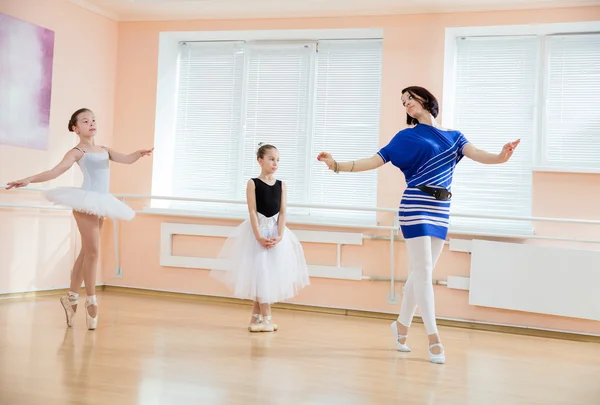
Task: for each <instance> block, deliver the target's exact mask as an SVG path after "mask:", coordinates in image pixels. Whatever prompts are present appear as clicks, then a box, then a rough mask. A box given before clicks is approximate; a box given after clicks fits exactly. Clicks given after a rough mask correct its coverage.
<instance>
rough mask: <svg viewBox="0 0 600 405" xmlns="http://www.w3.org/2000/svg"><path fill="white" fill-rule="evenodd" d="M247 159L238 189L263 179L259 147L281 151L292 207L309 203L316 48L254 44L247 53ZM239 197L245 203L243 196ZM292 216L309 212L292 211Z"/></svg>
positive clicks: (281, 176) (280, 170) (280, 175)
mask: <svg viewBox="0 0 600 405" xmlns="http://www.w3.org/2000/svg"><path fill="white" fill-rule="evenodd" d="M246 53H247V55H246V57H247V79H246V80H247V84H246V95H245V105H244V110H245V113H244V119H245V122H244V128H245V130H244V133H243V137H244V160H243V176H242V178H241V183H242V184H241V185H240V190H241V191H242V192H244V190H245V187H246V183H247V182H248V179H250V178H252V177H256V176H258V175H259V174H260V166H259V165H258V162H257V160H256V150H257V148H258V143H259V142H264V143H270V144H273V145H275V146H276V147H277V149H278V151H279V155H280V162H279V167H278V171H277V173H276V177H277V178H278V179H280V180H282V181H284V182H285V183H286V187H287V199H288V203H304V202H306V200H307V197H308V195H307V191H308V176H307V175H306V172H307V146H308V142H309V131H310V125H309V123H310V119H311V116H310V114H309V112H310V111H309V106H310V99H311V94H312V92H311V85H312V82H311V79H312V70H313V64H314V53H315V44H270V45H266V44H265V45H256V44H254V45H251V46H249V47H248V48H247V52H246ZM240 198H245V194H243V195H241V196H240ZM288 212H289V213H290V214H294V213H305V212H306V210H302V209H294V208H289V209H288Z"/></svg>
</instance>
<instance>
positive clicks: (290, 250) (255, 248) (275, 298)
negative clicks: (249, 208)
mask: <svg viewBox="0 0 600 405" xmlns="http://www.w3.org/2000/svg"><path fill="white" fill-rule="evenodd" d="M258 223H259V228H260V234H261V235H262V236H263V237H264V238H272V237H275V236H277V234H278V229H277V215H275V216H273V217H271V218H266V217H265V216H264V215H262V214H258ZM284 229H285V230H284V233H283V238H282V239H281V241H279V243H278V244H277V245H275V247H273V248H270V249H266V248H264V247H262V246H261V244H260V243H259V242H258V241H257V240H256V238H255V237H254V232H252V225H251V223H250V221H249V220H246V221H244V222H243V223H242V224H241V225H240V226H238V227H237V228H236V229H235V230H234V231H233V232H232V234H231V235H230V236H229V237H228V238H227V240H226V241H225V244H224V245H223V248H222V250H221V252H220V254H219V256H218V258H219V259H221V260H220V261H221V265H220V266H219V267H220V268H219V269H212V270H211V272H210V275H211V276H212V277H214V278H215V279H217V280H219V281H222V282H223V283H225V285H227V287H228V288H229V289H230V290H231V291H233V295H234V296H235V297H236V298H242V299H249V300H252V301H258V302H260V303H262V304H272V303H275V302H282V301H284V300H286V299H289V298H292V297H294V296H296V295H297V294H298V291H299V290H300V289H301V288H303V287H305V286H307V285H309V284H310V280H309V277H308V268H307V265H306V260H305V259H304V250H303V249H302V245H301V244H300V241H299V240H298V238H297V237H296V235H294V234H293V233H292V231H290V230H289V229H288V228H287V227H286V228H284Z"/></svg>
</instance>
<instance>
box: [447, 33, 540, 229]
mask: <svg viewBox="0 0 600 405" xmlns="http://www.w3.org/2000/svg"><path fill="white" fill-rule="evenodd" d="M537 49H538V39H537V38H536V37H535V36H530V37H496V38H464V37H461V38H457V43H456V77H455V89H454V94H455V96H454V116H453V118H454V125H453V127H454V128H455V129H458V130H460V131H461V132H462V133H463V134H464V135H465V136H466V138H467V139H468V140H469V141H470V142H471V143H472V144H474V145H475V146H477V147H478V148H481V149H484V150H486V151H488V152H499V151H500V150H501V149H502V146H503V145H504V144H505V143H507V142H509V141H513V140H516V139H519V138H520V139H521V143H520V145H519V147H518V149H517V150H518V152H517V153H515V154H514V155H513V158H512V159H511V160H510V161H509V162H507V163H505V164H503V165H482V164H480V163H476V162H474V161H472V160H470V159H463V160H462V161H461V162H460V163H459V164H458V165H457V168H456V172H455V177H454V183H453V185H452V192H453V197H452V200H453V203H452V210H453V211H454V212H457V213H466V214H479V215H502V216H531V186H532V173H531V163H532V156H533V155H532V151H533V143H534V137H535V122H534V117H535V112H536V109H535V106H536V78H537V72H536V68H537V54H538V53H537ZM450 227H451V230H453V231H462V232H468V231H476V232H487V233H498V232H502V233H507V232H508V233H530V232H531V223H530V222H528V221H518V220H515V221H507V220H494V219H480V218H464V217H452V216H451V222H450Z"/></svg>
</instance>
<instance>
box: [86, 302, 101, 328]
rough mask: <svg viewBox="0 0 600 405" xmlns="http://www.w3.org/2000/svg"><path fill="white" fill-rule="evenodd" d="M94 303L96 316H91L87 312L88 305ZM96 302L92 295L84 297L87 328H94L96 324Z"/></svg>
mask: <svg viewBox="0 0 600 405" xmlns="http://www.w3.org/2000/svg"><path fill="white" fill-rule="evenodd" d="M92 305H95V306H96V317H95V318H92V317H91V316H90V313H89V312H88V307H90V306H92ZM97 308H98V302H97V301H96V296H95V295H92V296H89V297H87V298H86V300H85V323H86V324H87V328H88V330H94V329H96V327H97V326H98V309H97Z"/></svg>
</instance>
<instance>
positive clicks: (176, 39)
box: [144, 28, 383, 226]
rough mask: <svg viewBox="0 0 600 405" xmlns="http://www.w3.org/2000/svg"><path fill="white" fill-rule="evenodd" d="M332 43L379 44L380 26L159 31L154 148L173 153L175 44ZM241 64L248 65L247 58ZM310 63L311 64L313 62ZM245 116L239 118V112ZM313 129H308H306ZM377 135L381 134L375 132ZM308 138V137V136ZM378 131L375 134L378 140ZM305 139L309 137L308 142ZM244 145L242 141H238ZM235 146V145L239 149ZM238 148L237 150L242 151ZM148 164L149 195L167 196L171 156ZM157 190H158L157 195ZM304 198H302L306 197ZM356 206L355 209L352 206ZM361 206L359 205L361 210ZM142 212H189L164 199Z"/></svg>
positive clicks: (236, 215) (235, 215) (232, 215)
mask: <svg viewBox="0 0 600 405" xmlns="http://www.w3.org/2000/svg"><path fill="white" fill-rule="evenodd" d="M336 39H342V40H344V39H346V40H350V39H354V40H356V39H375V40H383V29H380V28H365V29H322V30H253V31H189V32H160V33H159V56H158V75H157V76H158V79H157V93H156V94H157V98H156V111H155V112H156V114H155V131H154V139H155V148H156V149H157V150H158V149H164V150H169V151H172V150H173V149H174V134H175V123H176V114H177V111H176V106H177V78H178V52H179V51H178V44H179V43H180V42H193V41H245V42H247V43H252V42H257V43H259V42H260V43H269V42H278V43H285V42H288V43H299V42H302V43H306V42H312V43H318V41H319V40H336ZM244 63H245V65H246V64H247V63H248V61H247V60H246V61H245V62H244ZM313 64H314V60H313ZM246 76H247V72H245V73H244V79H243V84H242V86H243V88H244V89H245V88H246V81H247V77H246ZM316 79H317V78H316V74H314V75H311V78H310V86H311V87H310V88H311V97H310V100H309V106H308V108H309V109H310V111H311V112H312V110H313V109H314V100H313V98H314V92H315V89H314V87H315V84H316ZM245 97H246V93H245V91H244V94H243V95H242V111H245V106H244V105H245V102H244V100H245ZM242 117H244V114H242ZM240 124H241V128H240V133H244V132H245V128H244V124H245V120H244V119H243V118H242V121H241V123H240ZM309 126H310V127H311V128H313V127H314V123H313V122H310V123H309ZM311 131H312V130H311ZM380 131H381V130H380ZM309 137H312V132H310V135H309ZM380 138H381V132H380V133H379V139H380ZM309 141H310V139H309ZM242 144H243V142H242ZM242 144H240V145H242ZM242 147H243V146H240V148H242ZM308 154H309V150H308V149H307V156H306V165H307V170H306V176H308V178H309V179H310V164H311V157H310V156H308ZM154 156H155V157H154V161H153V175H152V194H153V195H159V196H165V195H170V194H169V192H168V187H167V186H166V185H165V179H166V178H168V176H169V175H171V173H172V165H173V157H172V153H163V154H160V153H155V155H154ZM243 170H244V167H243V164H242V165H240V167H239V168H238V173H239V175H242V173H243ZM156 190H158V192H156ZM309 192H310V187H307V190H306V191H305V193H309ZM308 197H309V196H307V198H308ZM236 199H238V200H245V190H239V192H238V193H237V195H236ZM357 208H358V207H357ZM360 208H363V207H360ZM144 211H146V212H173V211H176V212H181V213H182V214H183V213H185V212H190V213H191V212H192V211H190V210H189V209H188V210H185V209H179V208H177V207H171V205H170V202H169V201H168V200H152V201H151V202H150V204H149V207H147V208H145V209H144ZM194 214H195V215H198V214H200V215H202V216H206V217H219V218H223V219H240V218H244V217H245V216H247V213H246V207H245V206H244V207H243V208H242V207H236V206H232V209H231V210H230V211H229V212H227V213H223V214H216V213H215V212H209V211H206V212H204V211H203V210H201V211H194ZM288 217H290V219H291V220H294V221H295V222H301V223H306V224H312V223H321V224H322V223H323V221H324V220H326V221H327V222H328V223H330V224H331V225H336V224H339V225H346V224H349V223H351V224H357V225H359V224H362V225H369V226H371V225H376V224H377V219H376V217H377V215H375V214H374V215H373V217H372V220H369V221H361V220H356V219H352V220H349V219H343V218H340V219H336V218H329V217H328V218H322V217H319V218H317V217H315V216H314V215H313V216H311V215H300V214H299V215H288Z"/></svg>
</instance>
